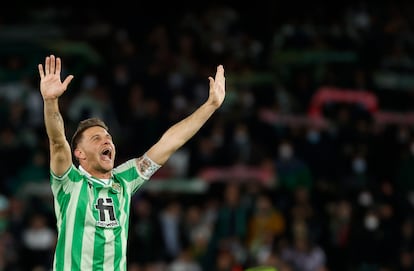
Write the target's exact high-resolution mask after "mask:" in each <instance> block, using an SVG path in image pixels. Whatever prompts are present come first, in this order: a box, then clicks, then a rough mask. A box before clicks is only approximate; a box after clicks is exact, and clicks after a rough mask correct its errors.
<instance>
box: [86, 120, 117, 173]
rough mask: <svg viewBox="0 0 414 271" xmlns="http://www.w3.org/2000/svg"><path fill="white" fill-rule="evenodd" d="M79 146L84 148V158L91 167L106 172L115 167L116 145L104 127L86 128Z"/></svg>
mask: <svg viewBox="0 0 414 271" xmlns="http://www.w3.org/2000/svg"><path fill="white" fill-rule="evenodd" d="M78 147H80V149H81V150H83V155H84V157H83V158H84V159H85V162H86V163H87V164H88V165H89V167H90V168H92V169H94V170H96V171H98V172H102V173H104V172H107V171H110V170H112V168H113V167H114V161H115V145H114V143H113V142H112V136H111V135H110V134H109V133H108V131H106V130H105V129H104V128H102V127H100V126H94V127H90V128H88V129H86V130H85V131H84V132H83V136H82V140H81V141H80V142H79V146H78Z"/></svg>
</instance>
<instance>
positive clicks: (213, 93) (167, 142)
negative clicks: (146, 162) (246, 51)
mask: <svg viewBox="0 0 414 271" xmlns="http://www.w3.org/2000/svg"><path fill="white" fill-rule="evenodd" d="M208 79H209V81H210V91H209V97H208V99H207V101H206V102H205V103H204V104H202V105H201V106H200V107H199V108H197V109H196V110H195V111H194V112H193V113H192V114H191V115H189V116H188V117H186V118H185V119H183V120H181V121H180V122H178V123H176V124H174V125H173V126H171V127H170V128H169V129H168V130H167V131H166V132H165V133H164V134H163V135H162V136H161V138H160V140H159V141H158V142H157V143H155V144H154V145H153V146H152V147H151V148H150V149H149V150H148V151H147V156H148V157H149V158H150V159H151V160H152V161H154V162H155V163H157V164H159V165H163V164H164V163H165V162H166V161H167V160H168V158H170V156H171V155H172V154H173V153H174V152H175V151H176V150H177V149H179V148H180V147H181V146H183V145H184V144H185V143H186V142H187V141H188V140H189V139H190V138H191V137H193V136H194V135H195V134H196V133H197V132H198V131H199V130H200V128H201V127H202V126H203V125H204V124H205V123H206V122H207V120H208V119H209V118H210V116H211V115H212V114H213V113H214V112H215V111H216V110H217V109H218V108H219V107H220V106H221V104H222V103H223V101H224V97H225V94H226V91H225V77H224V68H223V66H222V65H219V66H217V71H216V75H215V78H213V77H211V76H210V77H209V78H208Z"/></svg>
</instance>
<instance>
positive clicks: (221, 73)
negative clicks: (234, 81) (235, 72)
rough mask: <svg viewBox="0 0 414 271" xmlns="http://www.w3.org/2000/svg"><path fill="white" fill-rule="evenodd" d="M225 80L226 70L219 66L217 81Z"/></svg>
mask: <svg viewBox="0 0 414 271" xmlns="http://www.w3.org/2000/svg"><path fill="white" fill-rule="evenodd" d="M222 78H224V68H223V65H218V66H217V71H216V80H217V79H220V80H221V79H222Z"/></svg>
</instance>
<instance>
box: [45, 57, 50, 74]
mask: <svg viewBox="0 0 414 271" xmlns="http://www.w3.org/2000/svg"><path fill="white" fill-rule="evenodd" d="M49 73H50V57H48V56H47V57H46V59H45V75H48V74H49Z"/></svg>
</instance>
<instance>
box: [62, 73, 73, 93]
mask: <svg viewBox="0 0 414 271" xmlns="http://www.w3.org/2000/svg"><path fill="white" fill-rule="evenodd" d="M72 79H73V75H68V76H67V77H66V78H65V80H64V81H63V83H62V84H63V86H64V87H65V90H66V88H67V87H68V85H69V83H70V82H71V81H72Z"/></svg>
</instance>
